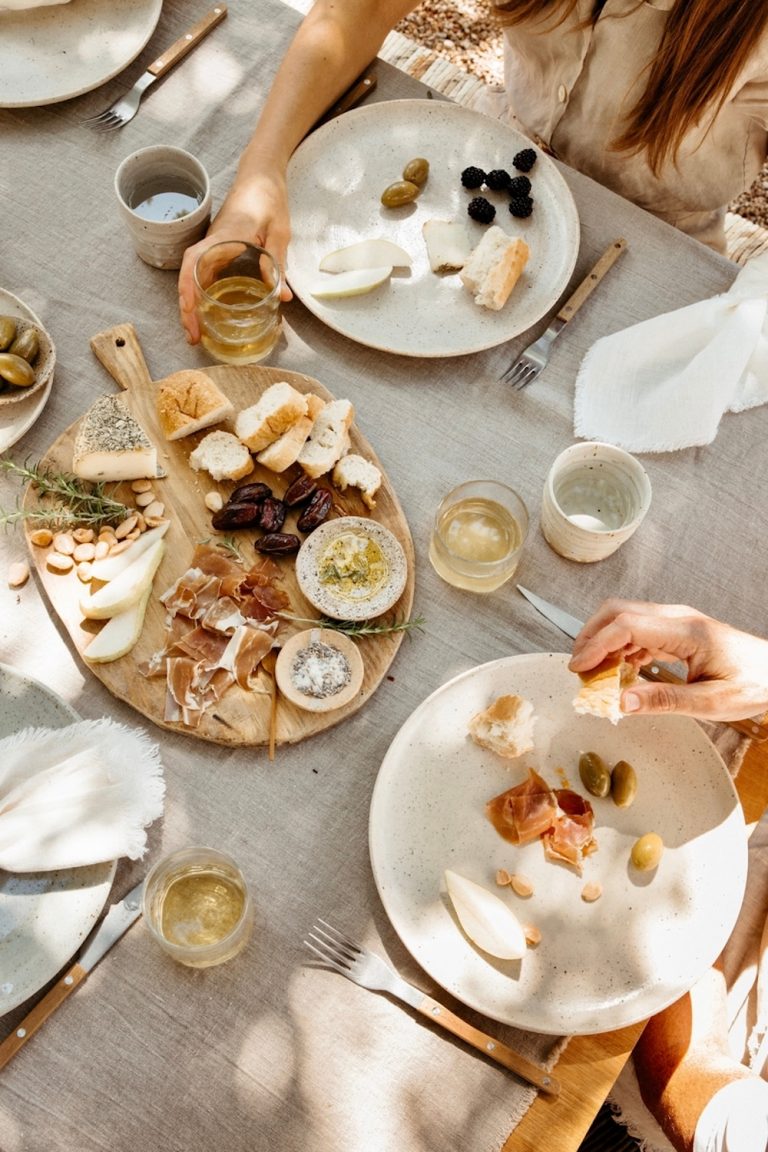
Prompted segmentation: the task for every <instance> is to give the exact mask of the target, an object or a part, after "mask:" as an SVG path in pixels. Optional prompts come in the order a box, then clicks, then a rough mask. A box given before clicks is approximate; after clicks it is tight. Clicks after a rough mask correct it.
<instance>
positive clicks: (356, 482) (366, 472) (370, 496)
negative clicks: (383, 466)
mask: <svg viewBox="0 0 768 1152" xmlns="http://www.w3.org/2000/svg"><path fill="white" fill-rule="evenodd" d="M331 479H332V480H333V483H334V485H335V486H336V487H337V488H338V489H339V491H340V492H345V491H346V490H347V488H359V489H360V494H361V495H362V497H363V502H364V503H365V504H366V506H367V507H368V508H370V509H371V511H373V509H374V508H375V507H376V499H375V497H376V493H377V492H378V490H379V488H380V487H381V472H380V470H379V469H378V468H377V467H376V465H375V464H372V463H371V462H370V460H366V459H365V457H364V456H357V455H356V454H355V453H354V452H350V453H349V454H348V455H347V456H342V458H341V460H338V461H337V462H336V464H335V465H334V467H333V476H332V477H331Z"/></svg>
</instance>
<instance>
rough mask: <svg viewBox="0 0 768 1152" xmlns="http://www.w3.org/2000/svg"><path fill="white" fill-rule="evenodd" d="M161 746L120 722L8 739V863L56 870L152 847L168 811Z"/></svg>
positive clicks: (4, 834) (3, 839)
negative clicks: (154, 831)
mask: <svg viewBox="0 0 768 1152" xmlns="http://www.w3.org/2000/svg"><path fill="white" fill-rule="evenodd" d="M164 796H165V784H164V781H163V775H162V767H161V764H160V750H159V748H158V747H157V745H156V744H153V743H152V742H151V741H150V739H149V737H148V736H147V735H146V733H144V732H141V731H134V730H131V729H128V728H126V727H125V726H124V725H122V724H116V723H115V722H114V721H112V720H107V719H104V720H83V721H81V722H79V723H76V724H71V725H69V726H68V727H65V728H56V729H49V728H26V729H24V730H23V731H22V732H17V733H15V734H14V735H13V736H9V737H7V738H6V739H5V740H0V868H4V869H5V870H6V871H8V872H50V871H53V870H54V869H57V868H77V867H81V866H83V865H86V864H96V863H99V862H101V861H104V860H114V859H116V858H117V857H119V856H128V857H130V859H131V860H136V859H138V858H139V857H140V856H142V855H143V854H144V851H145V850H146V843H147V837H146V831H145V828H146V826H147V825H149V824H151V823H152V821H153V820H156V819H157V817H158V816H160V815H161V813H162V811H163V799H164Z"/></svg>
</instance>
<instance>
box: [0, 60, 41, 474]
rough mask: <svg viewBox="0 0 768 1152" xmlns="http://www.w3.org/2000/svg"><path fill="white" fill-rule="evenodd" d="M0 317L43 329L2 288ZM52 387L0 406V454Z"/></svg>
mask: <svg viewBox="0 0 768 1152" xmlns="http://www.w3.org/2000/svg"><path fill="white" fill-rule="evenodd" d="M1 52H2V49H0V53H1ZM0 83H1V82H0ZM0 316H20V317H21V318H22V319H23V320H31V321H32V323H33V324H37V326H38V327H39V328H43V327H44V325H43V323H42V321H41V320H40V318H39V316H36V315H35V313H34V312H33V311H32V309H31V308H28V307H27V305H26V304H25V303H24V302H23V300H19V298H18V296H14V295H13V294H12V293H11V292H5V291H4V290H3V289H2V288H0ZM52 385H53V373H51V376H50V379H49V380H48V383H47V384H46V385H45V387H44V388H41V389H40V390H39V391H38V392H35V393H34V395H32V396H30V397H29V399H28V400H18V401H17V402H16V403H15V404H5V405H3V404H0V452H5V450H6V449H7V448H10V447H11V445H12V444H15V443H16V441H17V440H20V439H21V437H22V436H23V435H24V433H25V432H27V431H28V430H29V429H30V428H31V427H32V425H33V424H34V422H35V420H37V418H38V416H39V415H40V413H41V412H42V410H43V408H45V405H46V404H47V402H48V397H49V396H50V394H51V386H52Z"/></svg>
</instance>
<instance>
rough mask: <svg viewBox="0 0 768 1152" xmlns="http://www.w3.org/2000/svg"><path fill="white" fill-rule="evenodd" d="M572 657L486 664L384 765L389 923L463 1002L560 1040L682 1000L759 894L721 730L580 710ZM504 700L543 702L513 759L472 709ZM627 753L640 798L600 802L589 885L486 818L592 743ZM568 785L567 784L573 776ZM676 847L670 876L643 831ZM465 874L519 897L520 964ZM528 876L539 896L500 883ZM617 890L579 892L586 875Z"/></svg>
mask: <svg viewBox="0 0 768 1152" xmlns="http://www.w3.org/2000/svg"><path fill="white" fill-rule="evenodd" d="M567 661H568V657H567V656H565V655H562V654H556V653H555V654H553V653H547V654H535V655H527V656H511V657H508V658H506V659H504V660H497V661H494V662H493V663H491V664H484V665H481V666H480V667H479V668H473V669H472V670H471V671H469V672H466V673H464V674H463V675H461V676H458V677H456V679H454V680H451V681H450V682H449V683H448V684H445V685H444V686H443V687H442V688H440V689H438V691H437V692H435V693H433V694H432V696H430V697H429V698H428V699H427V700H426V701H425V702H424V703H423V704H421V705H420V707H418V708H417V709H416V711H415V712H414V713H413V714H412V715H411V716H410V718H409V719H408V720H407V721H406V722H405V724H404V725H403V727H402V728H401V729H400V731H399V733H398V734H397V736H396V737H395V739H394V741H393V742H392V745H391V747H390V749H389V751H388V753H387V755H386V757H385V759H384V762H383V764H382V766H381V769H380V771H379V775H378V779H377V781H376V785H375V788H374V792H373V798H372V802H371V814H370V852H371V861H372V864H373V871H374V876H375V878H376V884H377V886H378V889H379V893H380V895H381V899H382V901H383V903H384V907H385V908H386V911H387V914H388V915H389V918H390V920H391V921H392V924H393V925H394V927H395V929H396V931H397V932H398V934H399V935H400V937H401V939H402V940H403V942H404V944H405V945H406V947H407V948H408V949H409V951H410V952H411V953H412V954H413V956H414V957H415V959H416V960H417V961H418V962H419V964H421V965H422V967H423V968H424V969H426V971H427V972H428V973H429V974H430V976H432V977H433V978H434V979H435V980H436V981H437V982H438V983H439V984H441V985H442V986H443V987H444V988H445V989H446V990H447V991H449V992H450V993H452V994H453V995H454V996H456V997H457V999H459V1000H461V1001H463V1002H464V1003H465V1004H467V1005H469V1006H470V1007H472V1008H475V1009H477V1010H478V1011H480V1012H482V1013H484V1014H485V1015H486V1016H489V1017H491V1018H492V1019H495V1020H499V1021H502V1022H504V1023H507V1024H512V1025H516V1026H518V1027H521V1028H528V1029H531V1030H533V1031H536V1032H546V1033H552V1034H564V1033H591V1032H602V1031H605V1030H609V1029H613V1028H620V1027H623V1026H625V1025H628V1024H632V1023H634V1022H635V1021H637V1020H642V1019H644V1018H645V1017H646V1016H649V1015H651V1014H652V1013H654V1012H657V1011H659V1010H660V1009H661V1008H663V1007H665V1006H666V1005H667V1004H670V1003H671V1002H672V1001H673V1000H675V999H677V997H678V996H680V995H681V994H682V993H683V992H684V991H686V990H687V989H688V988H690V987H691V985H692V984H694V983H695V981H696V980H697V978H698V977H699V976H700V975H701V974H702V973H703V972H704V971H705V970H706V969H707V968H708V967H709V966H710V965H711V964H712V962H713V961H714V960H715V958H716V957H717V956H718V954H719V952H720V951H721V949H722V947H723V945H724V944H725V942H726V940H727V939H728V936H729V935H730V933H731V930H732V928H733V925H734V923H735V920H736V917H737V915H738V911H739V907H740V905H741V901H742V897H743V894H744V884H745V879H746V867H747V843H746V832H745V828H744V820H743V816H742V810H741V806H740V804H739V801H738V797H737V794H736V791H735V789H734V787H733V784H732V782H731V779H730V777H729V775H728V772H727V770H726V768H725V766H724V764H723V762H722V760H721V758H720V756H719V755H718V753H717V751H716V750H715V748H714V746H713V745H712V743H711V742H710V740H709V739H708V738H707V736H705V734H704V732H703V731H702V729H701V728H700V727H699V726H698V725H697V724H696V722H695V721H694V720H689V719H686V718H685V717H675V716H667V717H658V718H657V717H654V718H651V717H642V716H634V717H625V718H624V719H622V720H621V722H620V723H619V724H618V725H616V726H614V725H612V724H610V723H609V722H608V721H606V720H598V719H596V718H595V717H591V716H577V715H576V714H575V713H574V711H573V708H572V705H571V701H572V699H573V697H574V695H575V692H576V690H577V687H578V682H577V680H576V677H575V676H574V675H573V674H572V673H570V672H569V671H568V669H567ZM503 693H517V694H519V695H522V696H524V697H525V698H527V699H529V700H531V701H532V703H533V705H534V709H535V714H536V716H537V717H538V719H537V723H536V728H535V745H536V746H535V749H534V751H533V752H531V753H527V754H526V755H524V756H522V757H520V758H519V759H518V760H515V761H505V760H502V759H501V758H500V757H498V756H496V755H495V754H494V753H492V752H487V751H485V750H484V749H482V748H480V747H478V746H477V745H476V744H475V743H474V742H473V741H472V740H471V739H470V738H469V736H468V735H467V723H468V721H469V720H470V718H471V717H472V716H473V715H474V714H475V713H476V712H478V711H480V710H481V709H484V708H486V707H487V706H488V704H490V702H491V701H492V700H493V699H495V697H496V696H499V695H501V694H503ZM590 750H591V751H595V752H599V753H600V755H601V756H603V757H604V759H605V760H606V761H607V762H608V763H609V764H613V763H615V762H616V761H617V760H619V759H626V760H629V761H630V762H631V763H632V764H633V765H634V767H635V769H636V771H637V775H638V792H637V798H636V800H635V802H634V804H633V805H632V806H631V807H630V808H627V809H619V808H617V807H616V806H615V805H614V804H613V802H612V801H611V800H610V798H609V799H605V800H598V799H594V798H590V799H591V802H592V804H593V807H594V811H595V816H596V821H595V825H596V827H595V835H596V837H597V841H598V845H599V848H598V851H597V852H595V853H594V854H593V855H592V856H590V857H589V858H588V859H587V860H586V861H585V864H584V875H583V877H579V876H578V875H576V873H575V872H574V871H573V870H572V869H571V868H568V867H567V866H565V865H559V864H553V863H550V862H548V861H547V860H545V857H544V852H543V849H542V845H541V843H539V842H538V841H537V842H536V843H533V844H529V845H526V846H525V847H523V848H518V847H515V846H514V845H512V844H510V843H508V842H507V841H506V840H503V839H502V838H501V837H500V836H499V835H498V834H497V833H496V831H495V829H494V828H493V826H492V825H491V823H490V822H489V821H488V820H487V819H486V817H485V814H484V808H485V804H486V802H487V801H488V800H490V799H491V798H492V797H494V796H496V795H497V794H499V793H500V792H503V791H505V790H506V789H507V788H510V787H512V786H513V785H514V784H517V783H519V782H520V781H522V780H523V779H525V777H526V773H527V769H528V767H536V768H537V770H539V771H540V772H541V774H542V775H543V776H544V778H545V779H546V780H547V781H548V783H550V784H551V785H553V786H554V787H564V786H568V785H570V786H571V787H573V788H574V789H575V790H577V791H580V792H581V793H582V794H584V789H583V787H582V785H581V782H580V780H579V774H578V758H579V753H580V752H582V751H590ZM563 777H565V779H566V783H564V782H563ZM650 831H655V832H658V833H659V834H660V835H661V836H662V838H663V839H664V842H665V844H666V849H665V852H664V855H663V857H662V860H661V863H660V865H659V868H658V870H657V871H656V872H655V873H652V874H640V873H637V872H634V871H633V870H632V869H631V867H630V866H629V863H628V861H629V853H630V849H631V846H632V844H633V843H634V841H635V839H637V837H638V836H640V835H642V834H643V833H645V832H650ZM446 868H451V869H453V870H454V871H456V872H458V873H460V874H461V875H463V876H466V877H468V878H469V879H470V880H474V881H475V882H476V883H478V884H482V885H484V886H485V887H486V888H488V889H489V890H490V891H492V892H495V893H496V894H497V895H499V896H501V898H502V899H504V900H505V901H508V902H509V904H510V906H511V907H512V908H513V910H514V911H515V913H516V914H517V915H518V917H519V918H520V920H521V921H522V922H523V923H530V924H535V925H536V926H537V927H538V928H539V929H540V930H541V935H542V939H541V943H540V944H539V945H538V946H537V947H535V948H529V950H528V952H527V954H526V955H525V957H524V958H523V959H522V960H521V961H502V960H495V959H494V958H493V957H491V956H489V955H487V954H486V953H483V952H481V951H479V950H478V949H477V948H475V947H474V946H473V945H472V944H471V943H470V942H469V940H468V938H467V937H466V936H465V935H464V933H463V932H462V930H461V928H460V927H459V926H458V921H457V920H456V917H455V914H454V913H453V911H452V909H451V907H450V904H449V901H448V897H447V895H446V889H445V880H444V877H443V873H444V870H445V869H446ZM499 868H506V869H507V871H508V872H510V873H513V872H521V873H523V874H524V875H526V876H527V877H529V878H530V879H531V880H532V882H533V885H534V894H533V895H532V896H531V897H530V898H528V899H525V900H523V899H521V898H520V897H518V896H516V895H515V894H514V892H512V891H511V889H509V888H506V887H505V888H500V887H498V886H497V885H496V882H495V877H496V870H497V869H499ZM593 880H596V881H599V882H600V884H602V887H603V895H602V897H601V899H599V900H598V901H597V902H596V903H594V904H586V903H584V902H583V901H582V899H581V896H580V893H581V889H582V887H583V886H584V884H585V883H586V882H588V881H593Z"/></svg>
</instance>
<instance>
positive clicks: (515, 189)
mask: <svg viewBox="0 0 768 1152" xmlns="http://www.w3.org/2000/svg"><path fill="white" fill-rule="evenodd" d="M530 190H531V182H530V180H529V179H528V177H527V176H513V177H512V179H511V180H510V182H509V188H508V189H507V191H508V192H509V194H510V196H512V197H515V196H527V195H528V193H529V192H530Z"/></svg>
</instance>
